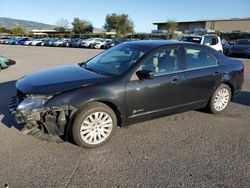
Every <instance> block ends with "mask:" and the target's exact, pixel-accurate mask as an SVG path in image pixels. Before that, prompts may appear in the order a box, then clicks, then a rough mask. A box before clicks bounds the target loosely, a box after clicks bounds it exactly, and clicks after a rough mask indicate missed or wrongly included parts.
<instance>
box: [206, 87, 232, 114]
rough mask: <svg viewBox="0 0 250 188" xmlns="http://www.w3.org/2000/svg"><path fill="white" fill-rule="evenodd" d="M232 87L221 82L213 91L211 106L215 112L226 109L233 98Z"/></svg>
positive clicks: (211, 109)
mask: <svg viewBox="0 0 250 188" xmlns="http://www.w3.org/2000/svg"><path fill="white" fill-rule="evenodd" d="M231 96H232V93H231V89H230V87H229V86H228V85H226V84H221V85H220V86H219V87H218V88H217V89H216V90H215V92H214V93H213V96H212V98H211V100H210V104H209V108H210V111H211V112H212V113H213V114H219V113H222V112H223V111H225V110H226V108H227V107H228V104H229V102H230V100H231Z"/></svg>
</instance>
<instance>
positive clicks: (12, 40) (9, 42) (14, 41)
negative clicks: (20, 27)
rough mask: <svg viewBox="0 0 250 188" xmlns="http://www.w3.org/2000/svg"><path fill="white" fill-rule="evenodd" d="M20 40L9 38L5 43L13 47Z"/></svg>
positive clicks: (18, 38)
mask: <svg viewBox="0 0 250 188" xmlns="http://www.w3.org/2000/svg"><path fill="white" fill-rule="evenodd" d="M18 40H20V37H11V38H10V39H9V40H7V41H6V44H10V45H15V44H17V43H18Z"/></svg>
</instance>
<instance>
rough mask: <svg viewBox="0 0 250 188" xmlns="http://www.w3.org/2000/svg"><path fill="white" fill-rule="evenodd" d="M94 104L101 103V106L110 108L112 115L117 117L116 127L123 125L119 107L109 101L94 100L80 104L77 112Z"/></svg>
mask: <svg viewBox="0 0 250 188" xmlns="http://www.w3.org/2000/svg"><path fill="white" fill-rule="evenodd" d="M95 102H99V103H103V104H105V105H107V106H108V107H110V108H111V109H112V110H113V111H114V113H115V115H116V117H117V125H118V126H122V125H123V123H124V120H123V115H122V112H121V111H120V108H119V106H118V105H117V104H115V103H114V102H112V101H109V100H105V99H96V100H91V101H87V102H85V103H83V104H81V105H80V106H79V108H78V110H77V111H79V110H81V109H83V108H86V106H89V105H91V104H92V103H95ZM77 111H76V112H75V115H76V114H77Z"/></svg>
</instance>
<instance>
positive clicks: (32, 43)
mask: <svg viewBox="0 0 250 188" xmlns="http://www.w3.org/2000/svg"><path fill="white" fill-rule="evenodd" d="M43 41H44V39H41V38H36V39H33V40H32V41H31V42H30V44H29V45H31V46H39V44H41V43H42V42H43Z"/></svg>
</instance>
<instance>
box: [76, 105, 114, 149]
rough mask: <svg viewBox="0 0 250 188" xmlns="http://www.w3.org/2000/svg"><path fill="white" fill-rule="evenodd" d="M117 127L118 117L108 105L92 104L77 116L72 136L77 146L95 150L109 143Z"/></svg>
mask: <svg viewBox="0 0 250 188" xmlns="http://www.w3.org/2000/svg"><path fill="white" fill-rule="evenodd" d="M116 127H117V117H116V115H115V113H114V111H113V110H112V109H111V108H110V107H108V106H107V105H105V104H103V103H99V102H95V103H92V104H91V105H88V106H87V107H86V108H84V109H83V110H81V111H80V112H79V114H78V115H77V116H76V118H75V120H74V123H73V127H72V136H73V139H74V141H75V142H76V144H77V145H79V146H83V147H87V148H94V147H97V146H100V145H102V144H104V143H105V142H107V141H108V140H109V139H110V138H111V136H112V135H113V133H114V131H115V129H116Z"/></svg>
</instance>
